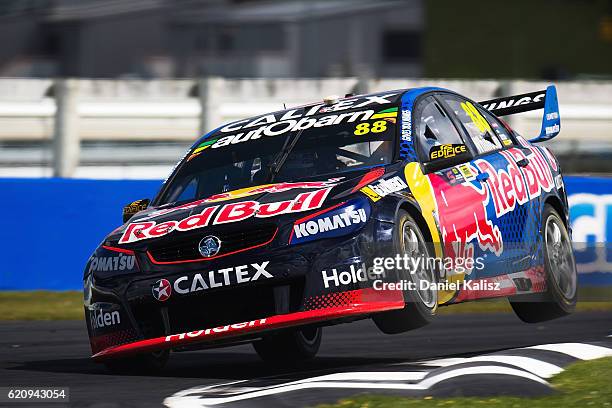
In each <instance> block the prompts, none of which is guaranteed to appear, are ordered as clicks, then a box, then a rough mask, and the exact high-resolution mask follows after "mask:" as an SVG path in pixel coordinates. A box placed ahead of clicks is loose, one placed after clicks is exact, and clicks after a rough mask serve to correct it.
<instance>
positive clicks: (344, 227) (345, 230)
mask: <svg viewBox="0 0 612 408" xmlns="http://www.w3.org/2000/svg"><path fill="white" fill-rule="evenodd" d="M369 216H370V205H369V204H368V202H367V200H366V199H365V198H359V199H352V200H349V201H347V202H345V203H340V204H337V205H335V206H333V207H330V208H328V209H327V210H326V211H322V212H320V213H316V214H314V215H310V216H306V217H304V218H301V219H299V220H297V221H296V222H295V223H294V224H293V230H292V231H291V237H290V238H289V243H291V244H300V243H303V242H308V241H314V240H316V239H323V238H334V237H339V236H342V235H348V234H350V233H353V232H356V231H357V230H359V229H360V228H362V227H363V226H364V225H365V224H366V222H367V221H368V218H369Z"/></svg>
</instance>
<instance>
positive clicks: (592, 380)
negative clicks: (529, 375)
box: [319, 357, 612, 408]
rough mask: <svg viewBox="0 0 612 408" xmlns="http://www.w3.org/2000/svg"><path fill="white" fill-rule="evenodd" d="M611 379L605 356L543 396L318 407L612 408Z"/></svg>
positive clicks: (561, 377) (371, 400) (569, 372)
mask: <svg viewBox="0 0 612 408" xmlns="http://www.w3.org/2000/svg"><path fill="white" fill-rule="evenodd" d="M610 378H612V357H607V358H601V359H597V360H591V361H581V362H578V363H575V364H572V365H570V366H568V367H567V369H566V370H565V371H563V372H562V373H560V374H558V375H556V376H555V377H553V378H552V379H551V384H552V386H553V387H554V388H555V389H556V390H557V391H558V392H557V393H555V394H553V395H548V396H544V397H537V398H533V397H532V398H520V397H483V398H478V397H469V398H467V397H466V398H434V397H427V396H426V397H424V398H402V397H386V396H377V395H363V396H358V397H354V398H347V399H343V400H340V401H338V403H336V404H332V405H320V406H319V408H387V407H393V408H433V407H452V408H473V407H511V408H544V407H546V408H552V407H555V408H556V407H563V408H573V407H576V408H585V407H601V408H608V407H612V387H610Z"/></svg>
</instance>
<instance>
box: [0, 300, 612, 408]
mask: <svg viewBox="0 0 612 408" xmlns="http://www.w3.org/2000/svg"><path fill="white" fill-rule="evenodd" d="M610 334H612V312H582V313H576V314H574V315H572V316H568V317H565V318H562V319H558V320H554V321H550V322H545V323H540V324H535V325H529V324H525V323H522V322H521V321H519V320H518V319H517V318H516V317H515V316H514V315H512V314H467V315H464V314H460V315H445V316H438V318H437V319H436V321H435V322H434V323H432V324H430V325H429V326H427V327H424V328H421V329H419V330H415V331H412V332H408V333H403V334H399V335H393V336H389V335H384V334H382V333H380V332H379V331H378V330H377V329H376V327H375V326H374V324H373V323H372V322H371V321H370V320H364V321H359V322H354V323H350V324H344V325H339V326H334V327H328V328H325V329H324V333H323V344H322V346H321V350H320V352H319V355H318V356H317V358H316V359H315V360H313V361H310V362H307V363H304V364H302V365H301V366H299V367H293V368H275V367H271V366H269V365H266V364H265V363H263V362H262V361H261V360H259V358H258V357H257V355H256V354H255V352H254V351H253V350H252V348H251V347H250V346H249V345H243V346H236V347H231V348H224V349H217V350H206V351H194V352H183V353H174V354H172V355H171V358H170V361H169V363H168V366H167V367H166V369H165V370H164V371H163V372H161V373H159V374H157V375H150V376H146V375H139V376H116V375H112V374H109V373H108V372H107V371H106V370H105V368H104V367H103V366H102V365H99V364H96V363H93V362H92V361H91V360H90V359H89V355H90V349H89V344H88V341H87V334H86V330H85V324H84V322H82V321H57V322H2V323H0V387H8V386H11V387H13V386H21V387H24V386H28V387H35V386H41V387H42V386H45V387H50V386H54V387H70V406H74V407H99V408H111V407H119V406H121V407H124V406H125V407H157V406H163V401H164V399H166V398H168V397H169V396H172V395H173V394H175V393H177V392H179V391H181V390H185V389H188V388H191V387H202V386H207V385H214V384H220V383H228V382H232V381H235V380H256V381H260V382H261V381H264V382H265V381H266V378H275V379H276V380H278V379H282V380H284V381H291V380H294V379H299V378H304V377H312V376H319V375H325V374H329V373H336V372H343V371H368V370H371V369H372V368H373V367H380V366H381V365H383V366H392V365H395V366H397V365H398V364H400V365H401V364H411V362H415V361H419V360H428V359H436V358H450V357H469V356H474V355H481V354H485V353H494V352H497V351H500V350H506V349H511V348H518V347H525V346H531V345H538V344H547V343H564V342H600V341H602V340H606V338H607V336H609V335H610ZM608 340H609V338H608ZM502 354H503V353H502ZM262 378H263V380H261V379H262ZM358 391H359V390H355V391H354V392H352V391H351V393H357V392H358ZM308 395H309V397H308V398H306V399H304V400H299V401H297V402H296V401H291V402H290V403H288V402H287V401H284V400H282V399H278V400H272V401H267V402H266V404H267V406H268V407H270V406H277V405H278V406H282V405H285V406H291V405H295V404H297V405H312V404H315V403H318V402H333V401H335V400H336V398H337V395H335V394H333V393H325V392H314V393H313V392H310V393H309V394H308ZM313 395H316V397H313ZM349 395H350V394H349ZM275 402H277V403H275ZM0 405H2V404H0ZM33 405H34V406H35V407H40V408H42V407H43V406H45V405H46V404H42V403H36V404H33ZM62 405H63V404H57V403H55V404H49V405H48V406H53V407H60V406H62ZM8 406H22V407H23V406H28V404H23V403H21V404H10V405H8Z"/></svg>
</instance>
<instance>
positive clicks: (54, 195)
mask: <svg viewBox="0 0 612 408" xmlns="http://www.w3.org/2000/svg"><path fill="white" fill-rule="evenodd" d="M565 183H566V186H567V191H568V194H569V195H570V204H571V215H572V225H573V228H574V240H575V241H578V242H589V243H590V245H588V246H587V247H586V248H576V249H577V252H576V256H577V259H578V260H579V261H580V262H581V264H580V265H579V270H580V271H581V272H588V273H583V274H581V281H582V282H583V283H584V282H586V283H609V284H612V256H611V251H609V250H608V248H605V247H603V245H604V244H602V243H605V242H610V241H612V178H609V179H608V178H590V177H588V178H587V177H567V178H566V179H565ZM160 185H161V182H160V181H157V180H74V179H0V214H3V217H2V226H3V228H2V229H0V245H1V248H2V251H1V252H0V254H1V257H2V260H1V262H0V290H2V289H13V290H20V289H23V290H26V289H27V290H30V289H52V290H66V289H80V288H81V277H82V273H83V267H84V265H85V263H86V261H87V258H89V255H90V254H91V253H92V251H93V250H94V248H95V247H96V246H97V245H98V244H99V243H100V241H101V240H102V239H103V238H104V237H105V236H106V234H108V233H109V232H110V231H112V230H113V229H114V228H116V227H117V226H118V225H120V224H121V210H122V208H123V206H124V205H125V204H128V203H130V202H132V201H134V200H136V199H139V198H147V197H148V198H152V197H153V196H154V195H155V193H156V192H157V190H158V188H159V187H160ZM597 242H599V243H600V244H599V245H597V244H596V243H597ZM602 249H603V250H602Z"/></svg>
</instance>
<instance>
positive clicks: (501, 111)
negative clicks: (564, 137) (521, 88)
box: [480, 85, 561, 143]
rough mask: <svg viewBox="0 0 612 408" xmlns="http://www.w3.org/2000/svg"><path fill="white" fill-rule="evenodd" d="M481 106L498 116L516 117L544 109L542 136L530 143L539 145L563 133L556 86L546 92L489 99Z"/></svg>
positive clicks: (550, 87)
mask: <svg viewBox="0 0 612 408" xmlns="http://www.w3.org/2000/svg"><path fill="white" fill-rule="evenodd" d="M480 104H481V105H482V106H483V107H484V108H485V109H486V110H488V111H489V112H491V113H493V114H495V115H497V116H505V115H514V114H516V113H522V112H528V111H532V110H536V109H542V108H543V109H544V115H543V116H542V129H541V130H540V135H539V136H537V137H535V138H533V139H531V140H529V141H530V142H536V143H537V142H543V141H546V140H550V139H552V138H553V137H555V136H557V135H558V134H559V132H560V131H561V117H560V116H559V101H558V100H557V88H555V86H554V85H551V86H549V87H548V88H546V90H544V91H538V92H530V93H525V94H520V95H514V96H505V97H503V98H496V99H489V100H488V101H482V102H480Z"/></svg>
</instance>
